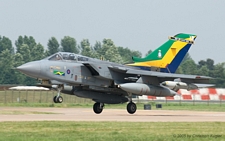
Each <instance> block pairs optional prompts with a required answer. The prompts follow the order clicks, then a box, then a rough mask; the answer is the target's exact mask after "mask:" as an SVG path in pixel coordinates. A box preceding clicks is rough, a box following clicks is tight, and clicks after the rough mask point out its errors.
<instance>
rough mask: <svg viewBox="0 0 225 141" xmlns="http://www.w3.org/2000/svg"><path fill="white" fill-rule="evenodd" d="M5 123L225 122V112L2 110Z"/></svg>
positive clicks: (77, 109) (2, 118) (76, 109)
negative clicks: (133, 112) (129, 112)
mask: <svg viewBox="0 0 225 141" xmlns="http://www.w3.org/2000/svg"><path fill="white" fill-rule="evenodd" d="M4 121H127V122H128V121H129V122H204V121H209V122H213V121H221V122H225V112H208V111H207V112H204V111H181V110H137V112H136V113H135V114H133V115H130V114H128V113H127V111H126V109H104V110H103V112H102V113H101V114H95V113H94V112H93V111H92V109H91V108H28V107H1V108H0V122H4Z"/></svg>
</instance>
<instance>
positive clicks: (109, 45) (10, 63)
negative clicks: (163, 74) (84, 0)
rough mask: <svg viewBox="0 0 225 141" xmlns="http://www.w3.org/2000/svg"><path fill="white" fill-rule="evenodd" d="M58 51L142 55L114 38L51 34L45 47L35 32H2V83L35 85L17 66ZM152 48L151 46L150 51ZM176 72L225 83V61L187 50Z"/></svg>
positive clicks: (123, 58) (127, 58) (115, 58)
mask: <svg viewBox="0 0 225 141" xmlns="http://www.w3.org/2000/svg"><path fill="white" fill-rule="evenodd" d="M58 51H65V52H73V53H76V54H81V55H84V56H88V57H92V58H98V59H100V58H104V60H109V61H112V62H117V63H122V64H123V63H130V62H132V58H131V57H132V56H136V57H142V54H141V52H139V51H134V50H130V49H129V48H127V47H126V48H125V47H121V46H116V45H115V44H114V42H113V41H112V40H111V39H103V41H101V42H100V41H96V42H95V44H94V45H91V44H90V42H89V40H88V39H83V40H82V41H81V42H80V43H77V41H76V39H75V38H73V37H70V36H65V37H63V38H62V39H61V40H60V42H59V41H58V40H57V39H56V38H55V37H51V38H50V39H49V40H48V43H47V47H44V46H43V45H42V44H40V43H37V42H36V40H35V39H34V38H33V37H32V36H19V37H18V39H17V40H16V41H15V43H14V44H13V43H12V41H11V40H10V39H9V38H7V37H5V36H0V70H1V75H0V84H21V85H35V84H36V83H37V80H35V79H33V78H30V77H27V76H26V75H24V74H22V73H20V72H19V71H17V70H15V69H14V68H16V67H18V66H20V65H22V64H24V63H27V62H30V61H35V60H40V59H43V58H45V57H47V56H49V55H52V54H54V53H56V52H58ZM150 52H151V50H149V52H148V53H150ZM148 53H146V54H145V55H147V54H148ZM176 73H182V74H197V75H206V76H211V77H214V78H218V79H215V80H213V83H216V86H217V87H224V86H225V81H224V80H225V69H224V63H219V64H214V60H212V59H207V60H200V61H199V62H198V63H195V62H194V60H193V59H192V58H191V57H190V55H189V54H187V55H186V57H185V59H184V60H183V61H182V63H181V65H180V66H179V68H178V70H177V72H176Z"/></svg>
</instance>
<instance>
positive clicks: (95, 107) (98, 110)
mask: <svg viewBox="0 0 225 141" xmlns="http://www.w3.org/2000/svg"><path fill="white" fill-rule="evenodd" d="M103 107H104V103H99V102H96V103H95V104H94V105H93V111H94V112H95V113H96V114H100V113H101V112H102V110H103Z"/></svg>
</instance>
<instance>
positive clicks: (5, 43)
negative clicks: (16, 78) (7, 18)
mask: <svg viewBox="0 0 225 141" xmlns="http://www.w3.org/2000/svg"><path fill="white" fill-rule="evenodd" d="M6 49H8V50H9V51H10V53H14V48H13V46H12V42H11V40H10V39H9V38H7V37H5V36H3V37H1V36H0V53H1V52H2V51H3V50H6Z"/></svg>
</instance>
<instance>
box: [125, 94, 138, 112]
mask: <svg viewBox="0 0 225 141" xmlns="http://www.w3.org/2000/svg"><path fill="white" fill-rule="evenodd" d="M128 97H129V101H130V102H129V103H128V104H127V112H128V113H129V114H134V113H135V112H136V110H137V106H136V104H135V103H133V102H132V94H131V93H128Z"/></svg>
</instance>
